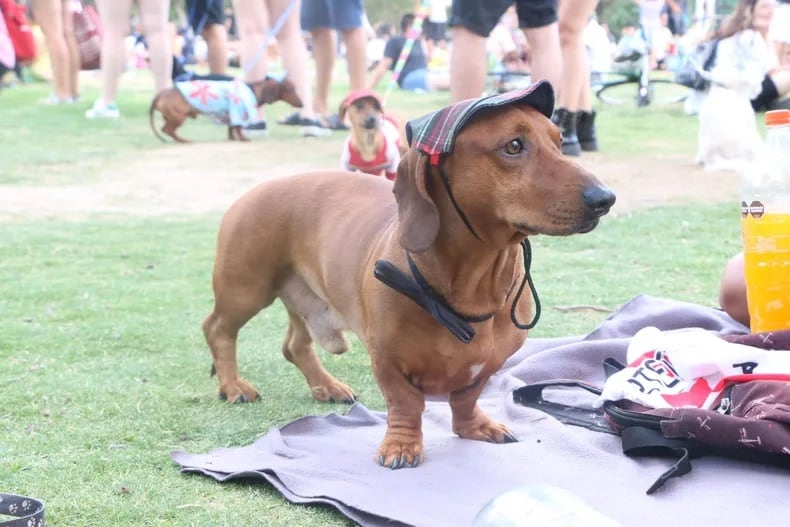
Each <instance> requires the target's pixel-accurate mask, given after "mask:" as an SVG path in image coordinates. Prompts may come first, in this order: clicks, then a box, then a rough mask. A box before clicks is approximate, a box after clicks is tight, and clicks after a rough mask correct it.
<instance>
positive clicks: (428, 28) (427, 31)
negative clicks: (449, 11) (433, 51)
mask: <svg viewBox="0 0 790 527" xmlns="http://www.w3.org/2000/svg"><path fill="white" fill-rule="evenodd" d="M422 32H423V34H424V35H425V38H426V40H432V41H434V42H439V41H440V40H447V22H431V21H430V20H426V21H425V23H424V24H423V25H422Z"/></svg>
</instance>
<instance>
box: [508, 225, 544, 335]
mask: <svg viewBox="0 0 790 527" xmlns="http://www.w3.org/2000/svg"><path fill="white" fill-rule="evenodd" d="M521 251H522V253H523V254H524V277H523V278H522V279H521V285H520V286H519V287H518V292H517V293H516V297H515V298H514V299H513V305H511V306H510V320H512V321H513V325H514V326H516V327H517V328H518V329H525V330H526V329H532V328H534V327H535V325H536V324H537V323H538V320H540V297H538V291H537V289H535V284H533V283H532V274H531V271H530V268H531V267H532V245H531V244H530V243H529V240H528V239H527V238H524V239H523V240H521ZM525 284H529V292H530V294H531V295H532V300H533V301H534V302H535V314H534V315H533V316H532V320H531V321H530V322H529V324H521V323H519V321H518V319H517V318H516V305H517V304H518V301H519V299H521V293H523V292H524V285H525Z"/></svg>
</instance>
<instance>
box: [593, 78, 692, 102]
mask: <svg viewBox="0 0 790 527" xmlns="http://www.w3.org/2000/svg"><path fill="white" fill-rule="evenodd" d="M596 95H597V96H598V99H600V100H601V102H603V103H606V104H612V105H617V106H632V107H641V106H648V105H651V104H652V105H656V106H666V105H669V104H677V103H680V102H683V101H684V100H686V97H687V96H688V88H687V87H685V86H683V85H681V84H677V83H675V82H672V81H671V80H667V79H650V83H649V85H648V90H647V94H645V93H640V90H639V82H638V81H636V80H630V81H622V82H613V83H609V84H606V85H604V86H603V87H602V88H601V89H600V90H598V92H597V93H596Z"/></svg>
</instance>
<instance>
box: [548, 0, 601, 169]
mask: <svg viewBox="0 0 790 527" xmlns="http://www.w3.org/2000/svg"><path fill="white" fill-rule="evenodd" d="M597 5H598V0H560V1H559V32H560V47H561V49H562V75H561V77H560V85H559V90H558V92H559V94H558V95H557V105H556V109H555V110H554V115H553V116H552V119H551V120H552V121H554V123H555V124H556V125H557V126H558V127H559V128H560V132H561V133H562V153H563V154H565V155H566V156H568V155H569V156H578V155H581V153H582V150H586V151H588V152H592V151H596V150H598V140H597V137H596V134H595V112H594V111H593V109H592V93H591V89H590V60H589V57H588V55H587V48H586V47H585V45H584V28H585V27H586V26H587V23H588V21H589V20H590V17H591V16H592V15H593V13H595V6H597Z"/></svg>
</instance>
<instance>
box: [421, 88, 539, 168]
mask: <svg viewBox="0 0 790 527" xmlns="http://www.w3.org/2000/svg"><path fill="white" fill-rule="evenodd" d="M510 104H526V105H528V106H532V107H533V108H535V109H536V110H538V111H539V112H540V113H542V114H543V115H545V116H546V117H548V118H551V114H552V112H553V111H554V90H553V89H552V87H551V84H549V82H548V81H545V80H541V81H538V82H536V83H534V84H532V85H531V86H529V87H528V88H524V89H523V90H513V91H509V92H506V93H499V94H496V95H488V96H486V97H480V98H479V99H467V100H464V101H459V102H457V103H455V104H451V105H450V106H447V107H445V108H442V109H441V110H437V111H435V112H433V113H429V114H427V115H423V116H422V117H418V118H416V119H412V120H411V121H409V122H408V123H406V139H407V140H408V141H409V146H414V147H416V148H417V149H418V150H420V152H423V153H425V154H428V155H429V156H431V164H432V165H436V164H438V162H439V156H440V155H441V154H446V153H448V152H452V150H453V145H454V144H455V138H456V136H457V135H458V132H460V131H461V129H462V128H463V127H464V126H465V125H466V123H468V122H469V119H471V118H472V117H473V116H474V115H475V114H476V113H477V112H479V111H480V110H484V109H488V108H501V107H503V106H507V105H510Z"/></svg>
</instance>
